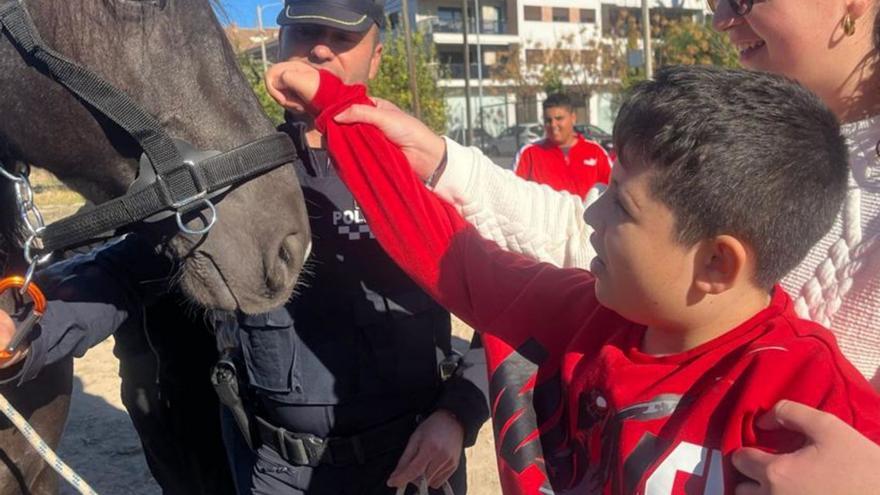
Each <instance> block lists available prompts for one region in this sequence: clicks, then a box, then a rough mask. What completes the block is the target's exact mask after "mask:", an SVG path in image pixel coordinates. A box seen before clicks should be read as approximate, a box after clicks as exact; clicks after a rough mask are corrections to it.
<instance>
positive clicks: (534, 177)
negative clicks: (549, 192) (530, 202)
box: [515, 93, 611, 198]
mask: <svg viewBox="0 0 880 495" xmlns="http://www.w3.org/2000/svg"><path fill="white" fill-rule="evenodd" d="M576 122H577V116H576V115H575V113H574V108H573V106H572V104H571V99H570V98H569V97H568V96H567V95H564V94H562V93H555V94H552V95H550V96H549V97H548V98H547V99H546V100H544V132H545V137H544V139H542V140H540V141H538V142H535V143H531V144H527V145H525V146H523V148H522V149H521V150H519V153H517V155H516V159H515V162H516V175H518V176H520V177H522V178H523V179H526V180H530V181H533V182H538V183H540V184H547V185H548V186H550V187H552V188H553V189H556V190H557V191H568V192H570V193H572V194H576V195H578V196H580V197H581V198H584V197H586V195H587V191H589V190H590V188H591V187H593V184H595V183H597V182H601V183H603V184H607V183H608V178H609V177H610V176H611V164H610V162H611V160H610V159H609V158H608V154H607V153H605V150H603V149H602V147H601V146H599V144H598V143H594V142H593V141H588V140H586V139H584V137H583V136H581V135H580V134H578V133H577V132H575V130H574V124H575V123H576Z"/></svg>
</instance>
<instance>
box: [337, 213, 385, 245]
mask: <svg viewBox="0 0 880 495" xmlns="http://www.w3.org/2000/svg"><path fill="white" fill-rule="evenodd" d="M333 225H334V226H336V231H337V233H339V235H344V236H347V237H348V240H350V241H356V240H359V239H367V238H368V239H375V238H376V237H375V236H374V235H373V232H372V231H371V230H370V226H369V225H367V219H366V218H364V216H363V214H362V213H361V210H360V209H354V210H344V211H339V210H336V211H334V212H333Z"/></svg>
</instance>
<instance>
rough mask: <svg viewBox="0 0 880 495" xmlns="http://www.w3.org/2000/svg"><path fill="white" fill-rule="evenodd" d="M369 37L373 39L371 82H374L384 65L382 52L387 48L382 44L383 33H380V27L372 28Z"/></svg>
mask: <svg viewBox="0 0 880 495" xmlns="http://www.w3.org/2000/svg"><path fill="white" fill-rule="evenodd" d="M368 36H372V37H373V53H372V55H371V56H370V80H372V79H373V78H374V77H376V74H378V73H379V66H380V65H381V63H382V51H383V50H384V49H385V46H384V45H383V44H382V33H381V32H380V31H379V27H378V26H373V27H372V28H370V34H369V35H368Z"/></svg>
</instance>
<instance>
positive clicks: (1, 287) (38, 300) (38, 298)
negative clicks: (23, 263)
mask: <svg viewBox="0 0 880 495" xmlns="http://www.w3.org/2000/svg"><path fill="white" fill-rule="evenodd" d="M22 287H24V277H21V276H18V275H14V276H11V277H6V278H3V279H0V294H3V293H4V292H6V291H7V290H9V289H20V288H22ZM27 295H28V296H30V298H31V299H32V300H33V301H34V313H36V314H37V315H38V316H39V315H42V314H43V312H44V311H46V296H44V295H43V291H41V290H40V288H39V287H37V284H35V283H34V282H33V281H31V283H30V284H28V288H27ZM11 357H12V353H11V352H9V351H8V350H6V349H0V361H2V360H5V359H9V358H11Z"/></svg>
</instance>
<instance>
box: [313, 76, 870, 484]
mask: <svg viewBox="0 0 880 495" xmlns="http://www.w3.org/2000/svg"><path fill="white" fill-rule="evenodd" d="M352 103H364V104H370V101H369V100H368V99H367V98H366V90H365V88H364V87H363V86H344V85H343V84H342V83H341V82H340V81H339V79H337V78H336V77H335V76H332V75H331V74H329V73H327V72H324V71H322V73H321V86H320V89H319V91H318V94H317V95H316V98H315V101H314V102H313V106H314V111H315V112H316V113H319V115H318V118H317V120H316V123H317V126H318V128H319V129H320V130H321V131H322V132H323V133H324V135H325V136H326V137H327V140H328V147H329V151H330V154H331V155H332V156H333V159H334V162H335V163H336V165H337V166H338V169H339V175H340V176H341V178H342V179H343V180H344V181H345V182H346V183H347V184H348V186H349V187H350V188H351V191H352V192H353V193H354V195H355V197H356V198H357V200H358V202H359V204H360V206H361V208H362V210H363V211H364V213H365V214H366V216H367V219H368V221H369V222H370V226H371V228H372V230H373V232H374V234H375V235H376V237H377V238H378V240H379V242H380V243H381V244H382V245H383V247H384V248H385V249H386V250H387V251H388V253H389V254H390V255H391V257H392V258H394V260H395V261H396V262H397V263H399V264H400V266H401V267H403V268H404V270H406V271H407V272H408V273H409V274H410V275H411V276H412V278H413V279H414V280H416V281H417V282H419V283H420V284H421V285H422V286H423V287H425V289H426V290H427V291H429V293H430V294H431V295H433V296H434V297H435V298H436V299H437V300H438V301H440V302H441V303H442V304H443V305H445V306H446V307H447V308H448V309H449V310H450V311H452V312H454V313H455V314H457V315H459V316H460V317H462V318H463V319H464V320H465V321H467V322H468V323H469V324H470V325H472V326H473V327H474V328H475V329H477V330H479V331H481V332H483V333H484V342H485V344H486V352H487V358H488V363H489V374H490V394H491V397H490V405H491V408H492V413H493V422H494V427H495V440H496V442H495V444H496V449H497V454H498V466H499V470H500V474H501V483H502V486H503V488H504V491H505V493H508V494H520V493H522V494H538V493H556V494H563V493H577V494H590V493H602V494H610V493H614V494H620V493H625V494H629V493H638V494H646V495H670V494H694V495H703V494H724V493H727V494H732V493H733V489H734V486H735V484H736V482H737V480H738V475H737V473H736V472H735V471H734V469H733V467H732V465H731V464H730V461H729V455H730V454H731V453H732V452H733V451H735V450H737V449H738V448H740V447H742V446H759V447H761V448H764V449H766V450H770V451H790V450H793V449H795V448H796V447H797V446H798V445H799V443H800V442H801V441H802V439H801V438H799V437H798V436H797V435H796V434H793V433H790V432H785V431H776V432H766V431H763V430H760V429H757V428H756V427H755V426H754V420H755V418H756V417H758V416H759V415H760V414H762V413H763V412H765V411H766V410H768V409H769V408H770V407H772V406H773V404H775V403H776V402H777V401H778V400H780V399H783V398H788V399H792V400H796V401H799V402H802V403H805V404H808V405H810V406H814V407H818V408H820V409H822V410H825V411H830V412H832V413H833V414H835V415H837V416H839V417H840V418H842V419H843V420H844V421H846V422H847V423H849V424H851V425H853V426H854V427H855V428H856V429H858V430H859V431H861V432H863V433H864V434H866V435H867V436H868V437H870V438H871V439H873V440H874V441H878V442H880V398H878V396H877V395H876V394H875V393H874V392H873V390H872V389H871V387H870V386H869V384H868V383H867V382H866V381H865V380H864V378H862V376H861V375H860V374H859V373H858V372H857V371H856V370H855V369H854V368H853V367H852V366H851V365H850V364H849V363H848V362H847V361H846V360H845V359H844V358H843V357H842V355H841V353H840V351H839V350H838V348H837V346H836V344H835V342H834V339H833V337H832V336H831V334H830V333H829V332H828V331H827V330H824V329H822V328H821V327H819V326H818V325H815V324H813V323H810V322H807V321H804V320H800V319H798V318H797V316H796V315H795V314H794V312H793V310H792V304H791V301H790V300H789V299H788V296H786V295H785V293H784V292H783V290H782V289H780V288H778V287H777V288H776V289H775V290H774V295H773V298H772V302H771V304H770V305H769V306H768V307H767V308H766V309H765V310H763V311H761V312H760V313H758V314H757V315H755V316H754V317H753V318H751V319H750V320H749V321H747V322H745V323H743V324H742V325H740V326H739V327H738V328H735V329H732V330H731V331H729V332H727V333H726V334H724V335H723V336H721V337H719V338H716V339H715V340H713V341H711V342H708V343H706V344H704V345H702V346H699V347H697V348H695V349H692V350H690V351H688V352H685V353H682V354H678V355H673V356H665V357H656V356H650V355H646V354H644V353H641V352H640V351H639V350H638V349H639V344H640V341H641V338H642V335H643V333H644V330H645V329H644V328H643V327H641V326H639V325H637V324H634V323H631V322H628V321H626V320H624V319H623V318H621V317H620V316H619V315H617V314H616V313H614V312H612V311H610V310H608V309H606V308H603V307H602V306H601V305H599V304H598V302H597V301H596V298H595V294H594V291H593V277H592V276H591V275H590V273H589V272H586V271H583V270H577V269H559V268H556V267H554V266H551V265H549V264H544V263H536V262H534V261H532V260H530V259H528V258H525V257H523V256H520V255H517V254H513V253H508V252H505V251H502V250H501V249H500V248H499V247H498V246H497V245H496V244H494V243H493V242H491V241H488V240H485V239H483V238H481V237H480V236H479V234H478V233H477V232H476V230H475V229H474V228H473V227H472V226H470V225H469V224H468V223H467V222H465V220H464V219H462V218H461V216H460V215H459V214H458V213H457V212H456V211H455V209H454V208H453V207H452V206H450V205H448V204H446V203H443V202H442V201H440V200H439V199H437V198H436V197H435V196H434V195H433V194H431V193H430V192H429V191H428V190H427V189H426V188H425V187H424V185H423V184H422V183H421V182H420V181H419V180H418V178H416V177H415V175H413V173H412V171H411V170H410V168H409V165H408V164H407V162H406V159H405V158H404V157H403V155H402V153H401V152H400V151H399V150H398V149H397V148H395V147H394V146H393V145H392V144H391V143H390V142H389V141H388V140H387V139H386V138H385V137H384V136H383V135H382V133H381V132H380V131H379V130H377V129H376V128H374V127H371V126H367V125H360V124H358V125H349V126H339V125H337V124H336V123H334V122H333V121H332V116H333V115H335V114H336V113H338V112H339V111H341V110H342V109H344V108H346V107H347V106H348V105H350V104H352Z"/></svg>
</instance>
